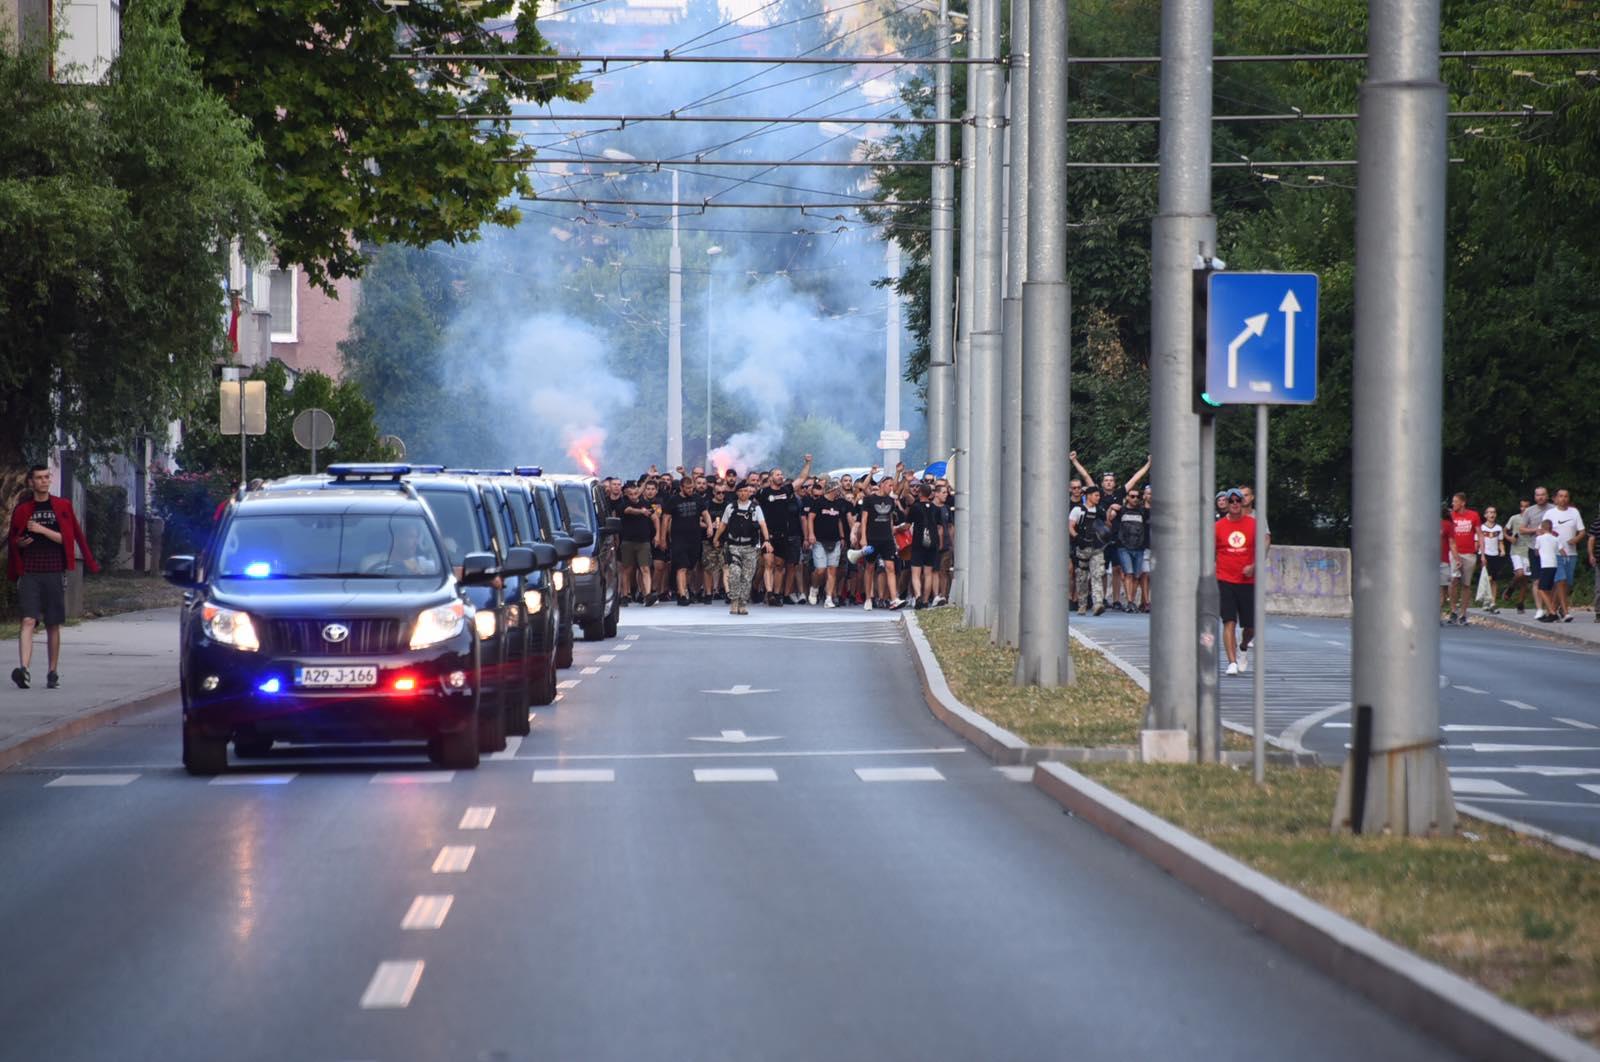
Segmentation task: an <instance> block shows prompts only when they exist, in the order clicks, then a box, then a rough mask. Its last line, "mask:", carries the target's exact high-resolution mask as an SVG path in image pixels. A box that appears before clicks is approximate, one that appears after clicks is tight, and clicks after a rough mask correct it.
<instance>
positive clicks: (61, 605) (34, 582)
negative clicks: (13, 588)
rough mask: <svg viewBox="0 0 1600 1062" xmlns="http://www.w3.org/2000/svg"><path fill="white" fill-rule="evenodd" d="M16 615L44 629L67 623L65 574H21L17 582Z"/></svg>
mask: <svg viewBox="0 0 1600 1062" xmlns="http://www.w3.org/2000/svg"><path fill="white" fill-rule="evenodd" d="M17 614H18V615H19V616H20V617H21V618H23V619H35V620H38V621H39V622H41V623H43V624H44V625H45V626H46V627H59V626H61V625H62V624H63V623H65V622H67V585H66V573H64V572H23V573H22V578H20V579H18V580H17Z"/></svg>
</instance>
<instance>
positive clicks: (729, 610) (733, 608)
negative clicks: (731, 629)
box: [728, 605, 739, 616]
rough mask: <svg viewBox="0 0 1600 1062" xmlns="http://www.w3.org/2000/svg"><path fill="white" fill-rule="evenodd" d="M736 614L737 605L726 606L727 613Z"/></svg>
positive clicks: (737, 610) (737, 612) (737, 611)
mask: <svg viewBox="0 0 1600 1062" xmlns="http://www.w3.org/2000/svg"><path fill="white" fill-rule="evenodd" d="M738 614H739V606H738V605H729V606H728V615H730V616H737V615H738Z"/></svg>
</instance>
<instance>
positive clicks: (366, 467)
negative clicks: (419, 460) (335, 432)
mask: <svg viewBox="0 0 1600 1062" xmlns="http://www.w3.org/2000/svg"><path fill="white" fill-rule="evenodd" d="M411 470H412V466H410V465H407V464H397V463H394V462H389V463H383V464H378V463H366V462H357V461H346V462H341V463H336V464H332V465H329V466H328V468H327V472H328V475H330V476H332V477H333V478H334V479H360V478H364V477H369V476H370V477H377V476H405V475H409V474H410V473H411Z"/></svg>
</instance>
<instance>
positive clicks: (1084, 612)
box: [1078, 605, 1089, 616]
mask: <svg viewBox="0 0 1600 1062" xmlns="http://www.w3.org/2000/svg"><path fill="white" fill-rule="evenodd" d="M1088 614H1089V610H1088V609H1086V608H1084V607H1083V606H1082V605H1079V606H1078V615H1080V616H1087V615H1088Z"/></svg>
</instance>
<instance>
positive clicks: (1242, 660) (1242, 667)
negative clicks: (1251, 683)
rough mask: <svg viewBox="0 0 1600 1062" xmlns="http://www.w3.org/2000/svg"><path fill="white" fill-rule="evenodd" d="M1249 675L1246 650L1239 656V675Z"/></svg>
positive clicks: (1248, 656)
mask: <svg viewBox="0 0 1600 1062" xmlns="http://www.w3.org/2000/svg"><path fill="white" fill-rule="evenodd" d="M1249 673H1250V650H1248V649H1246V650H1244V651H1242V652H1241V653H1240V654H1239V674H1241V675H1248V674H1249Z"/></svg>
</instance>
